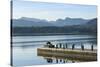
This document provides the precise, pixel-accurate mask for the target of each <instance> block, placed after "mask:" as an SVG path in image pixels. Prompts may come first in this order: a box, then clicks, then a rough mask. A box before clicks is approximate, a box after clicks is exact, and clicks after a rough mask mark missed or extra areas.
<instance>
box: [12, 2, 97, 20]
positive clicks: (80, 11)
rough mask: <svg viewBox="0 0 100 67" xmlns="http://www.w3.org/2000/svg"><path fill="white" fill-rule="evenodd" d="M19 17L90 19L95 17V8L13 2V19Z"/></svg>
mask: <svg viewBox="0 0 100 67" xmlns="http://www.w3.org/2000/svg"><path fill="white" fill-rule="evenodd" d="M20 17H30V18H39V19H47V20H56V19H58V18H62V19H64V18H65V17H71V18H84V19H91V18H95V17H97V6H94V5H74V4H63V3H43V2H32V1H18V0H13V18H20Z"/></svg>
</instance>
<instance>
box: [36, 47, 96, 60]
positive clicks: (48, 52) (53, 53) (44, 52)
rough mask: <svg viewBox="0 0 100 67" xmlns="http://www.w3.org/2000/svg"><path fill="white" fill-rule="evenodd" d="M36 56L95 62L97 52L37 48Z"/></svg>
mask: <svg viewBox="0 0 100 67" xmlns="http://www.w3.org/2000/svg"><path fill="white" fill-rule="evenodd" d="M37 52H38V56H44V57H64V58H70V59H77V60H82V61H96V60H97V50H96V49H95V50H93V51H91V50H90V49H84V50H81V49H74V50H72V49H70V48H68V49H62V48H38V49H37Z"/></svg>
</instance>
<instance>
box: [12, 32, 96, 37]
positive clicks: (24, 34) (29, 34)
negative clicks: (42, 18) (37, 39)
mask: <svg viewBox="0 0 100 67" xmlns="http://www.w3.org/2000/svg"><path fill="white" fill-rule="evenodd" d="M50 35H52V36H53V35H54V36H55V35H94V36H96V35H97V34H90V33H83V34H82V33H23V34H12V35H11V36H50Z"/></svg>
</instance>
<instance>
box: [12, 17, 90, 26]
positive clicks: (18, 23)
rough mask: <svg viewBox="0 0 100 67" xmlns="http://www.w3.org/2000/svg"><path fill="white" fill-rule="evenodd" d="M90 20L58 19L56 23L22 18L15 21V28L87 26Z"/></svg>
mask: <svg viewBox="0 0 100 67" xmlns="http://www.w3.org/2000/svg"><path fill="white" fill-rule="evenodd" d="M88 21H89V20H85V19H81V18H65V19H57V20H56V21H47V20H41V19H36V18H27V17H22V18H19V19H13V26H14V27H15V26H18V27H19V26H24V27H27V26H28V27H29V26H66V25H79V24H85V23H86V22H88Z"/></svg>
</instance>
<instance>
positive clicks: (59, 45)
mask: <svg viewBox="0 0 100 67" xmlns="http://www.w3.org/2000/svg"><path fill="white" fill-rule="evenodd" d="M45 47H48V48H63V49H65V48H68V45H67V44H65V45H63V46H62V44H61V43H59V44H56V45H53V44H52V43H51V42H49V41H48V42H47V43H46V45H45ZM74 49H75V44H72V50H74ZM81 49H82V50H84V45H83V44H81ZM91 50H92V51H93V45H91Z"/></svg>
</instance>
